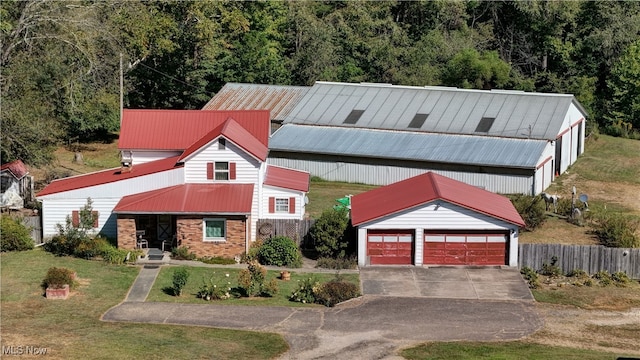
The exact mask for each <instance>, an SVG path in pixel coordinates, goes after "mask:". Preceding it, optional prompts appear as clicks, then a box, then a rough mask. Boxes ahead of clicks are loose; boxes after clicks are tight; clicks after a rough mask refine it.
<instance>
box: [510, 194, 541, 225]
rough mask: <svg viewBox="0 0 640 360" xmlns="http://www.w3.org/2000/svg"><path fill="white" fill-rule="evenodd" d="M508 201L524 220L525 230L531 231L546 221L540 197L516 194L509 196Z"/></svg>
mask: <svg viewBox="0 0 640 360" xmlns="http://www.w3.org/2000/svg"><path fill="white" fill-rule="evenodd" d="M509 199H511V202H512V203H513V206H514V207H515V208H516V210H517V211H518V213H519V214H520V216H521V217H522V219H523V220H524V223H525V229H526V230H528V231H533V230H535V229H536V228H538V227H539V226H540V225H542V224H543V223H544V221H545V220H546V216H545V205H544V201H543V200H542V199H541V198H540V196H531V195H522V194H516V195H509Z"/></svg>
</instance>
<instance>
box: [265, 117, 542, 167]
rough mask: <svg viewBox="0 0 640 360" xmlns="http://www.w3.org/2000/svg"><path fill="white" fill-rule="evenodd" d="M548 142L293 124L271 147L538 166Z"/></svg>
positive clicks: (277, 135)
mask: <svg viewBox="0 0 640 360" xmlns="http://www.w3.org/2000/svg"><path fill="white" fill-rule="evenodd" d="M427 121H428V119H427ZM546 144H547V142H546V141H544V140H521V139H507V138H493V137H484V136H469V135H447V134H431V133H413V132H404V131H388V130H371V129H352V128H340V127H327V126H304V125H294V124H287V125H285V126H283V127H281V128H280V129H278V131H276V132H275V133H274V134H273V135H272V137H271V140H270V141H269V149H270V150H271V151H286V152H296V153H319V154H335V155H350V156H363V157H373V158H382V159H403V160H416V161H430V162H440V163H456V164H473V165H488V166H500V167H512V168H531V169H535V167H536V165H537V161H538V159H539V158H540V155H541V154H542V151H543V150H544V148H545V146H546Z"/></svg>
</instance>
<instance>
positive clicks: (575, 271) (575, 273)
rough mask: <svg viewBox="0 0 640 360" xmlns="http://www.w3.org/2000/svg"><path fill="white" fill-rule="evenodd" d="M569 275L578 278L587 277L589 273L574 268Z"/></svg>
mask: <svg viewBox="0 0 640 360" xmlns="http://www.w3.org/2000/svg"><path fill="white" fill-rule="evenodd" d="M567 276H568V277H574V278H578V279H586V278H588V277H589V274H587V272H586V271H584V270H582V269H573V270H572V271H571V272H570V273H568V274H567Z"/></svg>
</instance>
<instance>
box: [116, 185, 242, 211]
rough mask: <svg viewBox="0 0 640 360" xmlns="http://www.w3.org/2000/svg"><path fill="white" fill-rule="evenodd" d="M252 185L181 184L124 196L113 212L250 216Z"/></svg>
mask: <svg viewBox="0 0 640 360" xmlns="http://www.w3.org/2000/svg"><path fill="white" fill-rule="evenodd" d="M252 199H253V184H237V185H235V184H183V185H176V186H170V187H166V188H162V189H158V190H153V191H147V192H144V193H140V194H135V195H129V196H125V197H123V198H122V199H121V200H120V202H118V204H117V205H116V207H115V208H114V209H113V212H115V213H129V214H132V213H145V214H149V213H161V214H187V213H188V214H196V213H197V214H249V213H251V203H252Z"/></svg>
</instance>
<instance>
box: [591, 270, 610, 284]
mask: <svg viewBox="0 0 640 360" xmlns="http://www.w3.org/2000/svg"><path fill="white" fill-rule="evenodd" d="M593 278H594V279H597V280H598V282H599V283H600V286H609V285H611V283H612V281H613V280H612V279H611V274H609V272H608V271H607V270H600V271H598V272H597V273H595V274H593Z"/></svg>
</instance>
